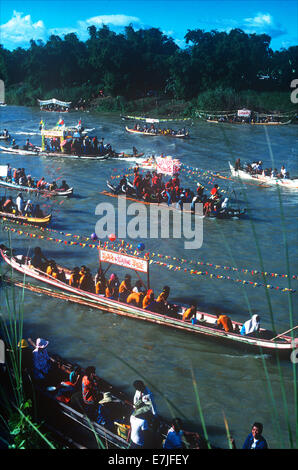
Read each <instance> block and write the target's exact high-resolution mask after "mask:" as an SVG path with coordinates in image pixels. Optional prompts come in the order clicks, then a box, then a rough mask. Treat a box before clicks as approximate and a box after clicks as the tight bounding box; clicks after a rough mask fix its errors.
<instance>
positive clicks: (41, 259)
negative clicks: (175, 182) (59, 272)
mask: <svg viewBox="0 0 298 470" xmlns="http://www.w3.org/2000/svg"><path fill="white" fill-rule="evenodd" d="M30 264H31V266H33V267H34V268H36V269H40V270H41V271H44V270H45V268H46V266H47V264H48V260H47V258H46V257H45V256H44V255H43V253H42V251H41V249H40V247H39V246H37V247H36V248H34V255H33V257H32V258H31V261H30Z"/></svg>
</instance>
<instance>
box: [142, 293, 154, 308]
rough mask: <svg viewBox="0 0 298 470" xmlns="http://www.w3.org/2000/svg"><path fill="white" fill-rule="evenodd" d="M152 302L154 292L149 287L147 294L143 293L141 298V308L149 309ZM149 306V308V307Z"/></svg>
mask: <svg viewBox="0 0 298 470" xmlns="http://www.w3.org/2000/svg"><path fill="white" fill-rule="evenodd" d="M153 303H155V302H154V292H153V290H152V289H149V290H148V291H147V294H146V295H145V297H144V299H143V309H144V310H151V307H152V306H153ZM149 307H150V308H149Z"/></svg>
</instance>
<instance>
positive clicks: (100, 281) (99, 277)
mask: <svg viewBox="0 0 298 470" xmlns="http://www.w3.org/2000/svg"><path fill="white" fill-rule="evenodd" d="M94 284H95V293H96V294H101V295H103V294H104V293H105V288H106V279H105V277H104V274H103V273H102V272H101V270H100V269H99V271H98V273H97V274H96V276H95V281H94Z"/></svg>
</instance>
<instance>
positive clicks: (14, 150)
mask: <svg viewBox="0 0 298 470" xmlns="http://www.w3.org/2000/svg"><path fill="white" fill-rule="evenodd" d="M0 150H1V151H2V152H3V153H11V154H14V155H32V156H40V157H53V158H75V159H80V160H99V161H101V160H107V159H108V158H110V157H111V156H113V155H116V154H115V153H114V152H113V153H111V152H107V153H106V154H105V155H85V154H78V155H76V154H68V153H64V152H47V151H45V150H42V149H41V147H34V148H33V149H32V150H24V149H20V148H12V147H3V146H2V145H0Z"/></svg>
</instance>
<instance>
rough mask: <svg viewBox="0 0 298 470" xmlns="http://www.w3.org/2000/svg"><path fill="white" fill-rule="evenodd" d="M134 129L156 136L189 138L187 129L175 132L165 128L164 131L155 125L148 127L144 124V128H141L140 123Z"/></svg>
mask: <svg viewBox="0 0 298 470" xmlns="http://www.w3.org/2000/svg"><path fill="white" fill-rule="evenodd" d="M133 129H134V130H135V131H139V132H145V133H149V134H156V135H180V136H186V137H188V136H189V132H188V131H187V130H186V129H185V127H184V128H183V129H178V130H177V131H175V130H174V129H170V128H165V127H164V128H163V129H160V128H158V127H155V125H154V124H151V125H150V126H147V124H144V125H143V126H141V125H140V124H139V123H137V124H135V125H134V128H133Z"/></svg>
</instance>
